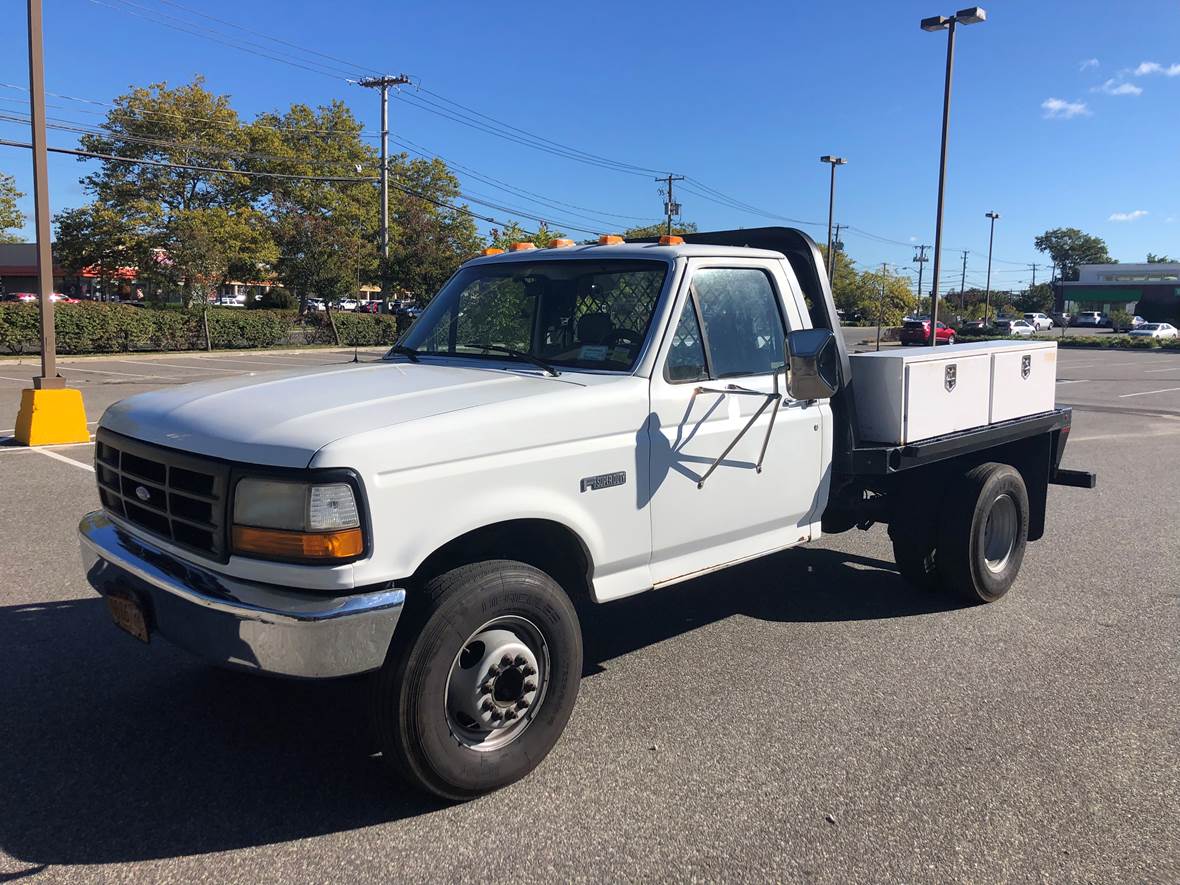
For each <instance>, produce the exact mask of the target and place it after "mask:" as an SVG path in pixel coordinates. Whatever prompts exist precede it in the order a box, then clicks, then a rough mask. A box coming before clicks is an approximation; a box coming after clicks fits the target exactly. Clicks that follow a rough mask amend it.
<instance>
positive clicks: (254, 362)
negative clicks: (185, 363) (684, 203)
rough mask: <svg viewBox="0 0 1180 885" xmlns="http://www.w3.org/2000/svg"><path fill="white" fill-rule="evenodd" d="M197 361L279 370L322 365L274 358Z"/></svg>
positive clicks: (225, 358) (214, 357) (207, 358)
mask: <svg viewBox="0 0 1180 885" xmlns="http://www.w3.org/2000/svg"><path fill="white" fill-rule="evenodd" d="M196 359H199V360H210V361H212V362H215V363H241V364H242V365H246V366H270V365H273V364H274V363H278V365H277V366H275V368H279V369H281V368H284V366H286V367H291V366H318V365H322V364H321V363H309V362H306V361H303V362H296V361H294V360H285V361H279V360H278V359H276V358H274V357H267V358H266V359H265V360H240V359H237V358H236V357H229V356H221V357H219V356H199V357H196ZM329 365H330V364H329ZM210 371H212V370H210Z"/></svg>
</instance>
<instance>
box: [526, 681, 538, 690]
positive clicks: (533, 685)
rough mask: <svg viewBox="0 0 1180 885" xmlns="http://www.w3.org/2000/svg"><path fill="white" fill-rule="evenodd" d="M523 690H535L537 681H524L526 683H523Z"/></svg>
mask: <svg viewBox="0 0 1180 885" xmlns="http://www.w3.org/2000/svg"><path fill="white" fill-rule="evenodd" d="M524 690H525V691H536V690H537V683H535V682H526V683H525V684H524Z"/></svg>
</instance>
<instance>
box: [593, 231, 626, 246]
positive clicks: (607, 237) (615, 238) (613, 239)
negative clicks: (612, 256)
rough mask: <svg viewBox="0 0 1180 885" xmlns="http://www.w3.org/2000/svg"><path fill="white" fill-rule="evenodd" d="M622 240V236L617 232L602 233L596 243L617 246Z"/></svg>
mask: <svg viewBox="0 0 1180 885" xmlns="http://www.w3.org/2000/svg"><path fill="white" fill-rule="evenodd" d="M622 242H623V238H622V237H620V236H619V235H618V234H603V235H602V236H601V237H599V238H598V245H600V246H617V245H619V244H620V243H622Z"/></svg>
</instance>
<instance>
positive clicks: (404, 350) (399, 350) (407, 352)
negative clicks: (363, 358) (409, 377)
mask: <svg viewBox="0 0 1180 885" xmlns="http://www.w3.org/2000/svg"><path fill="white" fill-rule="evenodd" d="M389 352H390V353H396V354H399V355H401V356H405V357H409V358H410V362H412V363H416V362H418V351H417V350H416V349H414V348H413V347H408V346H406V345H405V344H395V345H393V347H391V348H389Z"/></svg>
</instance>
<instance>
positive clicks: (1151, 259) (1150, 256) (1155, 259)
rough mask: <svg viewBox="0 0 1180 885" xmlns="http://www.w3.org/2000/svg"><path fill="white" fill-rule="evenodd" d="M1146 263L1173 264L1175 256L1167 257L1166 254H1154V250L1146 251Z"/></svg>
mask: <svg viewBox="0 0 1180 885" xmlns="http://www.w3.org/2000/svg"><path fill="white" fill-rule="evenodd" d="M1147 263H1148V264H1175V263H1176V259H1175V258H1169V257H1168V256H1167V255H1156V254H1155V253H1154V252H1148V253H1147Z"/></svg>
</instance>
